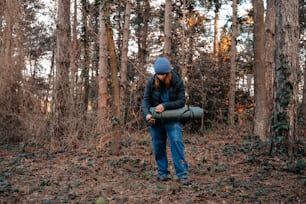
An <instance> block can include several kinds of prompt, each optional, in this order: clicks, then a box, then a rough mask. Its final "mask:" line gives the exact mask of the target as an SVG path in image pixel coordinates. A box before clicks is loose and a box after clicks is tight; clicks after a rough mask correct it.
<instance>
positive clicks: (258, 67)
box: [253, 0, 268, 141]
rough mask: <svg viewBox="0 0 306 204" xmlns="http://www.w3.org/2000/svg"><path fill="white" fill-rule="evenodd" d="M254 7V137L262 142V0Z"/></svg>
mask: <svg viewBox="0 0 306 204" xmlns="http://www.w3.org/2000/svg"><path fill="white" fill-rule="evenodd" d="M253 7H254V78H255V104H256V106H255V116H254V122H253V124H254V130H253V132H254V135H257V136H259V138H260V139H261V140H262V141H265V140H266V138H267V135H266V134H267V115H266V114H267V108H268V107H267V103H266V97H267V96H266V86H265V83H266V79H265V72H266V70H265V66H264V65H265V63H264V59H265V56H264V54H265V41H264V27H263V26H262V25H264V4H263V0H253Z"/></svg>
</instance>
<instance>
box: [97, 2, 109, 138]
mask: <svg viewBox="0 0 306 204" xmlns="http://www.w3.org/2000/svg"><path fill="white" fill-rule="evenodd" d="M100 9H101V11H100V31H99V32H100V33H99V40H100V42H99V44H100V50H99V56H100V58H99V99H98V100H99V101H98V115H99V116H98V131H99V132H100V133H101V134H105V131H106V129H107V127H109V126H110V124H109V120H108V111H107V110H108V105H107V101H108V99H109V94H108V85H107V79H108V62H107V59H108V48H107V47H108V45H107V38H106V37H105V36H106V27H105V20H104V19H105V18H106V16H105V13H104V12H102V9H104V8H103V6H102V5H101V8H100Z"/></svg>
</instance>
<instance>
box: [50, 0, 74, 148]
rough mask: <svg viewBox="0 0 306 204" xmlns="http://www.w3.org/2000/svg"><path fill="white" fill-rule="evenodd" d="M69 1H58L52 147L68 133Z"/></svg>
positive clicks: (56, 145)
mask: <svg viewBox="0 0 306 204" xmlns="http://www.w3.org/2000/svg"><path fill="white" fill-rule="evenodd" d="M69 50H70V0H58V13H57V31H56V79H55V87H56V88H55V101H54V105H55V110H54V124H53V128H54V129H53V130H54V135H53V136H54V137H53V138H52V139H53V140H52V145H55V146H54V148H57V147H58V145H59V144H58V142H59V141H61V140H64V139H65V136H67V135H66V134H67V133H68V121H67V116H68V110H69V106H68V102H69V68H70V53H69Z"/></svg>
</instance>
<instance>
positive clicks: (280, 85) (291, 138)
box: [271, 0, 299, 155]
mask: <svg viewBox="0 0 306 204" xmlns="http://www.w3.org/2000/svg"><path fill="white" fill-rule="evenodd" d="M298 9H299V1H298V0H292V1H287V0H279V1H277V2H276V33H275V35H276V49H275V65H276V66H275V74H276V77H275V86H276V87H275V91H274V95H275V96H274V107H273V122H272V127H273V129H272V142H273V143H272V148H271V151H272V152H274V151H275V150H280V151H282V152H283V151H287V152H288V154H289V155H291V154H292V153H293V151H294V144H295V141H296V127H297V104H298V100H297V96H298V95H297V94H298V77H297V75H298V67H299V60H298V56H299V48H298V43H299V19H298V13H299V12H298ZM277 148H279V149H277Z"/></svg>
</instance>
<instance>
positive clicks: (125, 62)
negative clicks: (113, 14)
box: [120, 0, 131, 124]
mask: <svg viewBox="0 0 306 204" xmlns="http://www.w3.org/2000/svg"><path fill="white" fill-rule="evenodd" d="M130 16H131V0H127V1H126V6H125V17H124V27H123V39H122V51H121V70H120V76H121V78H120V81H121V90H120V95H121V96H120V101H121V103H122V104H121V109H122V110H121V113H122V114H121V121H122V123H123V124H125V113H126V111H125V109H126V104H125V102H126V101H127V100H126V93H127V65H128V56H127V54H128V44H129V33H130Z"/></svg>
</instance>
